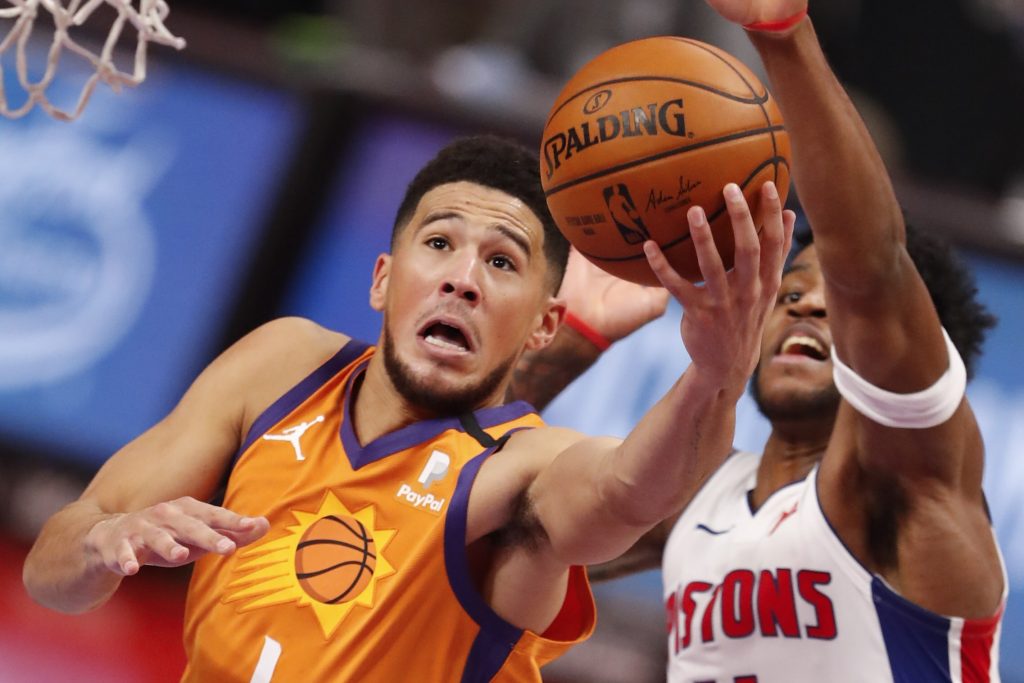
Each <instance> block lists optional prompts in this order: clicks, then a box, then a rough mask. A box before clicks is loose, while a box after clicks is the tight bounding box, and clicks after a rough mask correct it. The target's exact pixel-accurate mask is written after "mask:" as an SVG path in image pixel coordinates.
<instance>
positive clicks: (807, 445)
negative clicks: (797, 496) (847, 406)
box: [751, 420, 833, 510]
mask: <svg viewBox="0 0 1024 683" xmlns="http://www.w3.org/2000/svg"><path fill="white" fill-rule="evenodd" d="M832 424H833V421H831V420H829V421H827V422H826V423H823V422H822V421H816V422H800V423H799V424H793V423H783V422H773V423H772V433H771V435H770V436H769V437H768V441H767V443H765V446H764V452H763V454H762V455H761V463H760V464H759V465H758V467H757V484H756V485H755V486H754V491H753V494H752V495H751V504H752V506H753V508H754V509H755V510H756V509H758V508H760V507H761V505H763V504H764V502H765V501H766V500H768V497H769V496H771V495H772V494H773V493H775V492H776V491H778V490H779V489H780V488H782V487H783V486H786V485H787V484H791V483H792V482H794V481H798V480H800V479H803V478H804V477H806V476H807V475H808V474H810V472H811V470H812V469H813V468H814V466H815V465H816V464H818V463H819V462H821V458H822V456H824V455H825V449H826V447H827V446H828V442H829V439H830V437H831V436H832Z"/></svg>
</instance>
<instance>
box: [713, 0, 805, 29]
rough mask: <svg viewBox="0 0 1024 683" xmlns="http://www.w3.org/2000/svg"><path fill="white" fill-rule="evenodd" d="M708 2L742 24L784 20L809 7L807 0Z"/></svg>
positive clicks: (725, 15)
mask: <svg viewBox="0 0 1024 683" xmlns="http://www.w3.org/2000/svg"><path fill="white" fill-rule="evenodd" d="M708 4H709V5H711V7H712V8H713V9H714V10H715V11H716V12H718V13H719V14H721V15H722V16H723V17H724V18H726V19H728V20H729V21H731V22H734V23H737V24H739V25H740V26H748V25H750V24H753V23H756V22H777V21H784V20H786V19H789V18H790V17H792V16H794V15H796V14H798V13H799V12H801V11H803V10H805V9H807V0H708Z"/></svg>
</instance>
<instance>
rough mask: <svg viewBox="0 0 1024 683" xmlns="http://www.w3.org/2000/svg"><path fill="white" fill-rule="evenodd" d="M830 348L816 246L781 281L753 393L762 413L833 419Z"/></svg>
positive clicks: (835, 399)
mask: <svg viewBox="0 0 1024 683" xmlns="http://www.w3.org/2000/svg"><path fill="white" fill-rule="evenodd" d="M831 348H832V334H831V330H830V329H829V325H828V314H827V311H826V308H825V281H824V279H823V278H822V275H821V268H820V265H819V262H818V255H817V252H816V251H815V248H814V245H813V244H812V245H811V246H808V247H807V248H805V249H804V250H803V251H801V252H800V253H799V254H798V255H797V257H796V258H795V259H794V260H793V263H792V265H791V266H790V268H789V270H788V271H787V272H786V273H785V274H784V275H783V278H782V286H781V287H780V288H779V294H778V299H777V300H776V304H775V308H774V309H773V310H772V312H771V314H770V315H769V318H768V323H767V325H766V327H765V332H764V337H763V338H762V340H761V358H760V361H759V363H758V368H757V373H756V375H755V377H754V381H755V383H756V386H755V387H754V393H755V397H756V398H757V401H758V405H759V406H760V407H761V410H762V412H763V413H765V415H767V416H768V417H769V418H772V417H773V416H777V417H800V416H802V413H805V412H807V411H810V410H812V409H813V410H820V411H824V412H825V413H826V414H828V415H830V416H834V414H835V410H836V408H837V407H838V404H839V395H838V393H837V392H836V389H835V385H834V384H833V382H832V359H831V355H830V351H831ZM807 416H808V417H809V416H810V415H807Z"/></svg>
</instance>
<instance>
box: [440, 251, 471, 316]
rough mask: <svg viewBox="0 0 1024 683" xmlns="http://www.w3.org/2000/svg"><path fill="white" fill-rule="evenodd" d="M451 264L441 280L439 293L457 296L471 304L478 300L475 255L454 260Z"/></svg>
mask: <svg viewBox="0 0 1024 683" xmlns="http://www.w3.org/2000/svg"><path fill="white" fill-rule="evenodd" d="M452 266H453V267H452V269H451V270H450V271H449V272H448V273H446V274H445V277H444V279H443V280H442V282H441V293H442V294H443V295H445V296H451V295H454V296H457V297H459V298H461V299H465V300H466V301H468V302H469V303H471V304H475V303H476V302H478V301H480V285H479V278H478V272H477V271H478V267H479V259H477V258H476V257H475V256H473V257H467V258H464V259H460V260H458V261H456V262H454V263H453V264H452Z"/></svg>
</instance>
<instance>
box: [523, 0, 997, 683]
mask: <svg viewBox="0 0 1024 683" xmlns="http://www.w3.org/2000/svg"><path fill="white" fill-rule="evenodd" d="M709 2H710V4H711V5H712V6H714V7H715V8H716V9H717V10H718V11H719V12H720V13H721V14H722V15H723V16H725V17H726V18H727V19H730V20H732V21H734V22H737V23H739V24H742V25H745V26H747V28H748V33H749V35H750V38H751V40H752V41H753V43H754V45H755V46H756V47H757V49H758V50H759V52H760V54H761V56H762V59H763V61H764V65H765V67H766V70H767V73H768V77H769V81H770V84H771V87H772V91H773V95H774V96H775V97H776V99H777V101H778V104H779V106H780V107H781V109H782V113H783V117H784V119H785V121H786V128H787V130H788V132H789V135H790V140H791V142H792V153H793V171H794V178H795V182H796V186H797V188H798V190H799V193H800V198H801V202H802V204H803V206H804V208H805V210H806V213H807V217H808V221H809V223H810V226H811V231H812V233H813V238H814V239H813V244H812V245H810V246H806V247H805V248H803V249H802V250H801V251H800V252H799V254H798V255H797V256H796V257H795V259H794V260H793V261H792V265H791V266H790V267H789V268H788V269H787V272H786V274H785V275H784V277H783V283H782V287H781V288H780V291H779V297H778V300H777V303H776V305H775V308H774V310H773V311H772V313H771V314H770V317H769V321H768V325H767V327H766V331H765V336H764V339H763V341H762V344H761V351H760V359H759V363H758V368H757V372H756V373H755V376H754V379H753V381H752V389H753V392H754V395H755V397H756V399H757V403H758V406H759V407H760V409H761V411H762V412H763V413H764V414H765V415H766V416H767V417H768V418H769V420H770V421H771V427H772V430H771V435H770V437H769V439H768V442H767V443H766V444H765V447H764V451H763V454H761V455H760V456H758V455H756V454H752V453H741V452H736V453H734V454H732V455H730V457H729V458H728V459H726V461H725V462H724V463H723V464H722V465H721V466H720V467H719V468H718V470H717V471H716V472H715V473H714V474H713V475H712V476H711V477H710V478H709V479H708V481H707V482H706V483H705V484H704V485H703V487H702V488H701V490H700V491H699V492H698V493H696V494H695V495H693V496H690V494H689V493H688V494H687V497H689V498H691V500H690V502H689V503H688V504H686V505H685V506H684V507H683V508H682V510H681V511H680V512H679V513H677V515H675V516H674V517H673V518H670V519H669V520H667V521H666V522H665V523H663V525H661V526H660V527H659V528H657V529H655V530H654V531H652V532H651V533H650V534H648V535H647V536H646V537H645V538H644V540H643V541H642V542H641V543H639V544H637V545H636V546H635V547H634V548H633V549H632V550H631V552H630V553H627V554H626V556H624V557H623V558H620V559H619V560H617V561H615V562H613V563H611V564H609V565H606V566H605V567H603V568H602V569H601V571H603V572H609V573H613V572H616V571H619V572H621V571H633V570H637V569H641V568H645V567H647V566H654V565H655V564H656V563H657V560H658V559H661V565H662V573H663V581H664V599H665V603H664V604H665V609H666V616H667V625H668V634H667V636H668V637H667V644H668V653H669V656H668V662H669V663H668V678H669V680H670V681H672V682H673V683H681V682H684V681H685V682H688V683H696V682H701V683H705V682H708V681H717V682H718V683H726V682H732V681H743V682H744V683H754V682H757V683H777V682H781V681H797V682H800V683H804V682H811V681H814V682H817V681H829V682H830V683H845V682H850V683H854V682H861V681H872V682H892V681H897V682H904V681H906V682H910V681H913V682H915V683H937V682H946V681H949V682H953V681H955V682H961V681H964V682H966V681H971V682H975V681H977V682H981V681H997V680H998V679H999V671H998V639H999V624H1000V620H1001V617H1002V612H1003V608H1004V605H1005V600H1006V594H1007V584H1006V576H1005V571H1004V569H1003V566H1002V560H1001V556H1000V552H999V549H998V547H997V545H996V542H995V537H994V534H993V533H992V529H991V526H990V520H989V518H988V515H987V510H986V507H985V501H984V497H983V493H982V489H981V481H982V467H983V453H984V450H983V444H982V440H981V435H980V432H979V430H978V425H977V424H976V422H975V418H974V416H973V414H972V412H971V408H970V406H969V405H968V403H967V401H966V400H965V398H964V389H965V384H966V380H967V377H968V375H969V370H970V366H971V364H972V363H973V362H974V360H975V359H976V356H977V354H978V352H979V350H980V346H981V342H982V340H983V338H984V332H985V329H986V328H987V327H989V326H991V325H992V323H993V319H992V318H991V316H989V315H988V314H987V313H986V312H985V310H984V308H983V307H982V306H980V305H979V304H978V303H977V302H976V301H975V300H974V296H975V293H976V292H975V290H974V287H973V284H972V283H971V279H970V277H969V276H968V275H967V274H966V272H965V271H963V270H962V268H961V267H960V266H958V265H957V264H956V263H955V261H953V260H952V258H951V256H950V255H949V254H948V253H946V252H944V251H943V250H942V248H940V247H938V246H937V245H936V242H935V240H934V239H929V238H928V236H927V235H923V234H917V233H916V231H910V234H909V235H908V231H907V229H906V226H905V225H904V220H903V216H902V212H901V210H900V207H899V206H898V204H897V201H896V198H895V196H894V192H893V189H892V187H891V185H890V181H889V177H888V175H887V173H886V170H885V168H884V166H883V163H882V161H881V159H880V157H879V155H878V154H877V152H876V150H875V147H874V144H873V143H872V141H871V139H870V137H869V135H868V133H867V131H866V129H865V127H864V125H863V124H862V122H861V120H860V118H859V116H858V115H857V113H856V111H855V109H854V107H853V105H852V104H851V102H850V101H849V100H848V98H847V96H846V94H845V93H844V92H843V89H842V88H841V86H840V85H839V83H838V82H837V80H836V79H835V77H834V76H833V74H832V72H831V70H830V69H829V67H828V65H827V63H826V60H825V58H824V56H823V54H822V52H821V49H820V47H819V45H818V42H817V39H816V37H815V33H814V29H813V27H812V25H811V22H810V20H809V19H808V18H806V0H709ZM578 274H579V273H578V272H577V275H578ZM598 280H599V281H604V280H605V278H604V277H603V276H599V277H598ZM571 284H573V285H574V288H573V289H572V290H571V291H565V292H564V294H565V296H566V298H567V302H568V305H569V308H570V310H571V311H573V312H574V313H575V314H576V315H577V316H578V317H580V318H582V319H583V320H584V321H585V322H587V323H589V324H590V327H591V328H593V330H594V331H596V332H597V333H598V334H600V333H602V332H604V331H605V330H606V329H610V330H611V331H610V332H608V333H607V336H610V337H612V338H616V337H619V336H622V335H623V334H624V333H625V332H626V331H627V330H628V329H629V327H630V324H625V325H623V321H622V320H620V319H618V318H616V317H615V308H614V307H609V306H608V305H607V304H608V302H607V301H605V300H602V299H601V298H599V297H594V296H593V294H594V293H595V292H598V293H599V292H601V291H602V290H601V288H599V287H595V286H594V285H593V284H592V283H591V284H589V285H588V284H587V283H585V282H584V283H581V282H577V281H572V283H571ZM621 288H622V286H621V285H620V289H621ZM626 302H627V299H626V298H624V297H622V296H621V291H620V292H619V298H618V304H616V305H619V304H623V303H626ZM624 313H626V314H628V315H631V316H633V321H634V322H636V321H639V320H640V319H641V318H642V316H638V315H637V314H636V312H635V311H628V310H627V311H624ZM591 316H593V317H592V318H591ZM607 325H611V326H612V327H611V328H608V327H606V326H607ZM943 326H945V330H946V331H947V332H948V336H946V334H944V327H943ZM562 337H564V339H563V338H562ZM950 339H952V342H951V341H950ZM574 341H575V342H576V344H577V348H579V349H580V350H581V351H580V353H578V354H576V360H575V361H572V360H570V359H571V357H572V355H573V354H572V353H571V352H569V353H568V354H566V349H571V348H572V344H573V342H574ZM556 347H560V348H562V354H561V355H559V356H558V357H557V358H553V357H551V354H552V353H553V352H554V349H555V348H556ZM958 349H959V350H958ZM960 354H963V359H961V355H960ZM595 355H596V349H595V348H594V347H593V345H591V346H590V347H589V350H588V349H587V342H586V341H585V340H583V339H582V338H580V337H578V336H574V335H572V334H571V333H568V334H562V335H560V339H559V340H556V341H555V343H554V345H553V346H552V347H550V348H549V349H546V350H544V351H542V352H540V353H539V354H538V356H539V357H537V358H532V359H530V358H526V359H524V362H523V363H522V364H521V365H520V367H519V369H518V373H517V374H518V375H520V376H521V378H522V381H521V382H519V383H518V386H520V387H522V388H537V387H538V386H539V382H538V379H537V377H538V376H539V377H543V378H545V379H546V380H547V381H548V382H549V383H551V382H552V381H553V379H554V378H555V377H556V376H555V375H554V374H552V373H551V372H550V370H551V369H552V368H555V367H560V368H565V367H576V368H580V367H581V365H582V364H585V362H586V361H587V360H588V357H589V358H591V359H592V358H593V357H594V356H595ZM544 356H548V357H547V358H544ZM965 361H966V367H965ZM535 363H539V365H538V367H537V368H536V369H531V367H530V366H531V365H532V364H535ZM538 370H539V372H538ZM524 375H527V376H532V377H529V378H527V377H523V376H524ZM562 382H563V383H564V382H565V379H563V380H562ZM557 388H558V387H557V386H548V387H547V388H546V389H545V390H544V391H545V392H546V393H545V394H543V395H539V396H538V400H537V401H536V403H537V404H538V405H541V406H542V405H543V404H544V402H545V401H546V399H547V398H548V397H550V395H551V393H553V392H554V391H555V390H556V389H557ZM652 560H653V561H652Z"/></svg>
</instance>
